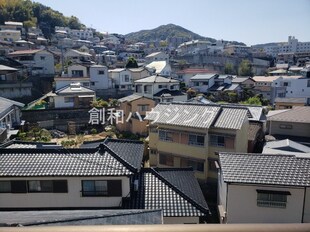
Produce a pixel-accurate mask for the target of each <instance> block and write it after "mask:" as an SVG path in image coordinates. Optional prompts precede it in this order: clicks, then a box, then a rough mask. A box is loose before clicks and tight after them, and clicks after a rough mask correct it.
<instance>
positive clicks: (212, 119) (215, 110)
mask: <svg viewBox="0 0 310 232" xmlns="http://www.w3.org/2000/svg"><path fill="white" fill-rule="evenodd" d="M246 115H247V109H246V108H241V107H239V108H236V107H228V106H225V107H224V106H220V105H214V104H211V105H205V104H199V103H198V104H194V103H188V102H186V103H176V102H174V103H169V104H163V103H161V104H158V105H157V106H156V107H155V108H154V109H153V110H152V111H151V112H150V113H148V114H147V116H146V117H145V119H146V120H150V121H152V122H151V123H155V124H167V125H175V126H184V127H194V128H210V127H211V126H214V127H216V128H226V129H240V128H241V126H242V124H243V121H244V119H245V117H246Z"/></svg>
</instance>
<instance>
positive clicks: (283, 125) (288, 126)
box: [279, 124, 293, 129]
mask: <svg viewBox="0 0 310 232" xmlns="http://www.w3.org/2000/svg"><path fill="white" fill-rule="evenodd" d="M279 127H280V128H281V129H292V128H293V126H292V125H290V124H280V126H279Z"/></svg>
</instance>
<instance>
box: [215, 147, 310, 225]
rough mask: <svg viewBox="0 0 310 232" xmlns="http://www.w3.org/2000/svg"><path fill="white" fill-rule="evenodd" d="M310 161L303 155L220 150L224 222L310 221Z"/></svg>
mask: <svg viewBox="0 0 310 232" xmlns="http://www.w3.org/2000/svg"><path fill="white" fill-rule="evenodd" d="M309 165H310V159H309V157H308V158H306V157H304V156H297V155H286V154H236V153H222V152H221V153H220V154H219V169H218V209H219V216H220V221H221V223H309V222H310V182H309V180H310V176H309Z"/></svg>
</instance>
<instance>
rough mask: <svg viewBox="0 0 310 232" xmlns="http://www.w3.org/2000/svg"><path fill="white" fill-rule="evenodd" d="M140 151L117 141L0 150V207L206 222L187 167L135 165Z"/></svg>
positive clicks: (136, 144) (141, 147)
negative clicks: (120, 212) (144, 213)
mask: <svg viewBox="0 0 310 232" xmlns="http://www.w3.org/2000/svg"><path fill="white" fill-rule="evenodd" d="M55 151H57V152H55ZM143 151H144V144H143V142H140V141H132V140H117V139H106V140H105V141H103V142H102V143H101V144H100V145H99V147H98V148H84V149H57V150H55V149H1V151H0V152H1V158H0V159H1V177H0V194H1V198H0V210H1V209H2V210H3V209H5V210H8V209H10V210H17V209H19V210H21V209H22V210H25V209H27V210H31V209H40V210H47V209H53V210H57V209H62V210H63V209H80V210H81V209H85V208H87V209H111V208H113V209H146V210H162V211H163V220H164V223H199V222H206V216H207V215H208V214H209V209H208V206H207V204H206V202H205V200H204V197H203V195H202V192H201V190H200V188H199V185H198V182H197V180H196V179H195V178H194V175H193V173H192V170H189V169H168V170H156V169H141V165H142V159H143ZM20 154H23V155H20ZM42 164H43V165H45V166H44V168H42V167H43V166H42ZM25 166H28V167H30V166H31V169H25V168H24V167H25ZM183 181H185V183H183ZM150 186H156V188H151V187H150ZM16 193H18V194H16ZM149 196H152V197H149ZM153 196H154V197H153ZM56 212H57V211H56Z"/></svg>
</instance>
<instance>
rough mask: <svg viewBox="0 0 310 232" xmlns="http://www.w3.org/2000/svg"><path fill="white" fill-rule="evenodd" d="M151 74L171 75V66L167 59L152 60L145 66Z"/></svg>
mask: <svg viewBox="0 0 310 232" xmlns="http://www.w3.org/2000/svg"><path fill="white" fill-rule="evenodd" d="M145 68H146V69H148V70H149V71H150V72H151V73H152V74H158V75H161V76H164V77H168V76H170V75H171V66H170V64H169V63H168V62H167V61H153V62H151V63H149V64H148V65H146V66H145Z"/></svg>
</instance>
